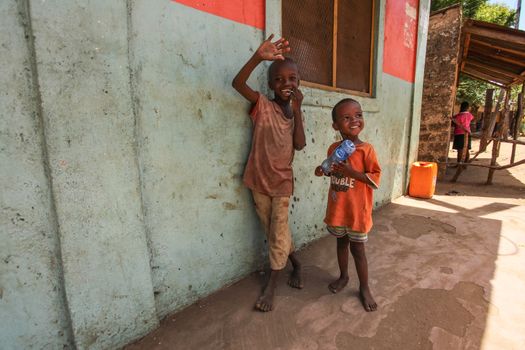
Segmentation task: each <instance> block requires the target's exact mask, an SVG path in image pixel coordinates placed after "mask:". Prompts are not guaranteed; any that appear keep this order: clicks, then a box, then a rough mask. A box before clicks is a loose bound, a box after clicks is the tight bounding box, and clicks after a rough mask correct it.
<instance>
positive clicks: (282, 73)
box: [232, 34, 306, 311]
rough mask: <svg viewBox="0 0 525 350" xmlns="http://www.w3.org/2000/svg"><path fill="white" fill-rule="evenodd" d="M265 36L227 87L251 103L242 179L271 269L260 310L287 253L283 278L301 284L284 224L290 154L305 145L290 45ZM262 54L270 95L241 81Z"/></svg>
mask: <svg viewBox="0 0 525 350" xmlns="http://www.w3.org/2000/svg"><path fill="white" fill-rule="evenodd" d="M272 38H273V34H272V35H270V37H269V38H268V39H267V40H265V41H264V42H263V43H262V44H261V45H260V46H259V48H258V49H257V51H256V52H255V53H254V54H253V56H252V57H251V58H250V59H249V60H248V62H247V63H246V64H245V65H244V66H243V67H242V68H241V70H240V71H239V73H237V75H236V76H235V78H234V79H233V82H232V85H233V87H234V88H235V89H236V90H237V91H238V92H239V93H240V94H241V95H242V96H244V97H245V98H246V99H247V100H248V101H250V102H251V103H252V104H253V108H252V111H251V113H250V117H251V119H252V121H253V138H252V147H251V151H250V156H249V158H248V163H247V164H246V168H245V171H244V177H243V180H244V184H245V185H246V186H247V187H248V188H249V189H250V190H251V191H252V194H253V199H254V202H255V209H256V211H257V215H258V216H259V218H260V220H261V222H262V224H263V226H264V230H265V232H266V235H267V238H268V249H269V258H270V267H271V270H272V271H271V274H270V278H269V280H268V282H267V284H266V286H265V287H264V290H263V292H262V294H261V296H260V297H259V299H258V300H257V302H256V304H255V308H256V309H257V310H260V311H270V310H271V309H272V308H273V297H274V291H275V286H276V283H277V277H278V275H279V272H280V271H281V270H282V269H283V268H284V267H285V266H286V261H287V260H288V259H290V262H291V263H292V266H293V272H292V274H291V276H290V279H289V280H288V284H289V285H290V286H292V287H294V288H302V287H303V283H302V277H301V265H300V263H299V261H298V260H297V258H296V257H295V255H294V246H293V242H292V236H291V232H290V228H289V226H288V205H289V200H290V196H291V195H292V193H293V172H292V160H293V156H294V149H295V150H301V149H303V148H304V146H305V145H306V140H305V135H304V127H303V120H302V115H301V103H302V100H303V95H302V93H301V91H299V89H298V87H299V73H298V70H297V65H296V64H295V63H294V62H293V61H292V60H291V59H288V58H285V57H284V56H283V54H284V53H285V52H288V51H290V48H289V46H288V45H289V44H288V41H286V40H285V39H284V38H281V39H279V40H277V41H275V42H273V43H272V41H271V40H272ZM264 60H268V61H274V62H273V63H272V64H271V66H270V68H269V71H268V85H269V87H270V89H271V90H273V92H274V99H273V100H271V101H270V100H268V98H267V97H266V96H264V95H263V94H261V93H259V92H257V91H254V90H252V89H251V88H250V87H249V86H248V85H247V84H246V81H247V80H248V78H249V76H250V74H251V73H252V72H253V70H254V69H255V67H257V65H259V63H261V62H262V61H264Z"/></svg>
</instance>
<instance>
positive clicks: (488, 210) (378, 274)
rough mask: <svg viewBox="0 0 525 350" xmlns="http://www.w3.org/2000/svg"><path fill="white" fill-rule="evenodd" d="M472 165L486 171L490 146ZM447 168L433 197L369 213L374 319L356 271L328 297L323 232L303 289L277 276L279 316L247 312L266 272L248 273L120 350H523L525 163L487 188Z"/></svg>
mask: <svg viewBox="0 0 525 350" xmlns="http://www.w3.org/2000/svg"><path fill="white" fill-rule="evenodd" d="M510 149H511V147H510V146H509V145H503V146H502V149H501V152H500V155H501V156H500V158H499V159H498V163H499V164H506V163H508V161H509V158H510ZM517 149H518V153H517V156H516V160H521V159H524V158H525V146H518V148H517ZM473 150H477V143H474V145H473ZM473 153H475V152H472V154H473ZM450 157H451V160H455V157H456V155H455V153H453V152H451V154H450ZM478 158H479V160H476V161H475V162H477V163H480V162H486V163H488V161H489V158H490V149H489V152H485V153H484V154H482V155H481V156H480V157H478ZM454 171H455V170H454V169H449V171H448V173H447V178H446V179H445V180H444V181H441V182H438V185H437V189H436V194H435V195H434V196H433V198H431V199H428V200H423V199H415V198H410V197H401V198H398V199H396V200H395V201H394V202H392V203H391V204H389V205H386V206H384V207H383V208H381V209H379V210H377V211H375V212H374V223H375V225H374V228H373V230H372V232H371V234H370V239H369V242H368V243H367V256H368V261H369V273H370V282H371V288H372V291H373V293H374V296H375V298H376V301H377V302H378V303H379V309H378V311H376V312H372V313H367V312H365V311H364V310H363V308H362V307H361V305H360V302H359V300H358V297H357V287H358V283H357V276H356V273H355V269H354V267H353V264H351V265H350V272H351V274H350V278H351V280H350V283H349V285H348V286H347V287H346V289H345V290H343V291H342V292H340V293H339V294H331V293H330V292H329V291H328V289H327V285H328V283H329V282H331V281H332V280H333V279H335V278H336V277H337V276H338V268H337V262H336V259H335V240H334V238H332V237H329V236H327V237H324V238H322V239H320V240H318V241H316V242H314V243H312V244H310V245H309V246H307V247H306V248H304V249H302V250H301V251H300V253H299V257H300V258H301V260H302V262H303V263H304V265H305V269H304V270H305V271H304V277H305V288H304V289H303V290H295V289H292V288H289V287H288V286H286V280H285V279H286V276H282V280H281V281H280V283H279V287H278V289H277V296H276V300H275V310H274V311H272V312H269V313H260V312H256V311H253V304H254V301H255V299H256V298H257V296H258V293H259V291H260V289H261V286H262V285H263V281H264V278H265V276H266V275H265V274H262V273H254V274H252V275H250V276H248V277H247V278H245V279H243V280H241V281H239V282H238V283H236V284H235V285H232V286H230V287H228V288H225V289H223V290H221V291H219V292H217V293H215V294H213V295H211V296H209V297H207V298H204V299H202V300H200V301H199V302H197V303H196V304H194V305H192V306H190V307H188V308H186V309H184V310H183V311H181V312H179V313H176V314H173V315H171V316H169V317H167V318H166V319H165V320H163V322H162V323H161V326H160V328H158V329H157V330H155V331H154V332H152V333H150V334H149V335H147V336H146V337H144V338H143V339H141V340H139V341H137V342H135V343H134V344H131V345H129V346H128V347H126V349H129V350H131V349H250V350H253V349H312V350H314V349H404V350H410V349H418V350H419V349H447V350H449V349H516V350H517V349H525V313H524V312H523V310H525V294H524V293H523V291H524V290H525V269H524V267H525V219H524V218H525V165H522V166H518V167H516V168H513V169H509V170H502V171H497V172H496V173H495V175H494V180H493V185H491V186H487V185H484V183H485V181H486V178H487V172H488V171H487V169H484V168H478V167H469V168H468V169H467V170H466V171H464V172H463V174H462V175H461V177H460V178H459V181H458V182H457V183H450V182H449V181H448V179H450V178H451V177H452V175H453V173H454Z"/></svg>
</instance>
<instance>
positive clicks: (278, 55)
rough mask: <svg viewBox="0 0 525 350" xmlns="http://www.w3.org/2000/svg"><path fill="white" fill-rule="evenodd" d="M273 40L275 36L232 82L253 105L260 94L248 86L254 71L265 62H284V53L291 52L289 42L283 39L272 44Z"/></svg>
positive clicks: (263, 44)
mask: <svg viewBox="0 0 525 350" xmlns="http://www.w3.org/2000/svg"><path fill="white" fill-rule="evenodd" d="M272 39H273V34H272V35H270V36H269V37H268V39H266V40H265V41H263V42H262V44H261V45H260V46H259V48H258V49H257V51H255V53H254V54H253V56H252V57H251V58H250V59H249V60H248V62H246V64H245V65H244V66H243V67H242V68H241V70H240V71H239V73H237V75H236V76H235V78H233V81H232V86H233V88H234V89H235V90H237V91H238V92H239V93H240V94H241V95H242V96H244V98H246V99H247V100H248V101H250V102H251V103H256V102H257V98H258V97H259V95H258V93H257V92H256V91H254V90H253V89H252V88H251V87H249V86H248V84H246V82H247V81H248V78H249V77H250V75H251V74H252V72H253V70H254V69H255V68H256V67H257V66H258V65H259V63H261V62H262V61H264V60H268V61H274V60H284V56H283V53H285V52H288V51H290V48H289V46H288V45H289V43H288V41H286V40H285V39H283V38H281V39H279V40H277V41H275V42H273V43H272Z"/></svg>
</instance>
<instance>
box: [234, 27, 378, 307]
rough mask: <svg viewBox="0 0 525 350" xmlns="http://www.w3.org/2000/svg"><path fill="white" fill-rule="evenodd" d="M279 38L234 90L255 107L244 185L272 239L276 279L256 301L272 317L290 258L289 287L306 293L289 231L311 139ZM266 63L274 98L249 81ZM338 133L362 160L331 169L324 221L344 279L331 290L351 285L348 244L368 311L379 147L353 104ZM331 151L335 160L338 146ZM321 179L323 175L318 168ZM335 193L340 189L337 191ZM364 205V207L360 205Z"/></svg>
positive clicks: (339, 112) (339, 113) (337, 115)
mask: <svg viewBox="0 0 525 350" xmlns="http://www.w3.org/2000/svg"><path fill="white" fill-rule="evenodd" d="M272 39H273V35H271V36H270V37H269V38H268V39H267V40H265V41H264V42H263V43H262V44H261V45H260V46H259V48H258V49H257V51H256V52H255V53H254V54H253V56H252V57H251V58H250V59H249V60H248V62H247V63H246V64H245V65H244V66H243V67H242V68H241V70H240V71H239V73H238V74H237V75H236V76H235V78H234V79H233V82H232V85H233V87H234V88H235V89H236V90H237V91H238V92H239V93H240V94H241V95H242V96H243V97H245V98H246V99H247V100H248V101H250V102H251V103H252V106H253V108H252V111H251V113H250V117H251V119H252V122H253V139H252V146H251V151H250V156H249V158H248V162H247V165H246V169H245V173H244V178H243V181H244V183H245V185H246V186H247V187H248V188H249V189H250V190H251V191H252V195H253V199H254V202H255V208H256V212H257V214H258V216H259V219H260V220H261V223H262V224H263V227H264V230H265V233H266V235H267V239H268V247H269V258H270V267H271V274H270V278H269V280H268V282H267V284H266V286H265V287H264V290H263V292H262V294H261V295H260V297H259V298H258V300H257V302H256V304H255V308H256V309H257V310H259V311H270V310H272V308H273V298H274V292H275V287H276V282H277V278H278V276H279V273H280V271H281V270H282V269H283V268H284V267H285V266H286V262H287V260H290V262H291V264H292V267H293V271H292V273H291V276H290V278H289V280H288V284H289V285H290V286H291V287H294V288H302V287H303V282H302V276H301V264H300V262H299V261H298V260H297V257H296V256H295V254H294V247H293V242H292V238H291V233H290V229H289V226H288V204H289V198H290V196H291V195H292V193H293V171H292V160H293V155H294V150H301V149H303V148H304V147H305V145H306V141H305V134H304V126H303V120H302V113H301V104H302V100H303V95H302V93H301V91H300V90H299V73H298V69H297V65H296V64H295V63H294V62H293V61H292V60H291V59H288V58H285V57H284V54H285V53H286V52H289V51H290V47H289V43H288V41H286V40H285V39H283V38H281V39H279V40H277V41H275V42H272V41H271V40H272ZM264 60H268V61H273V63H272V64H271V66H270V68H269V72H268V84H269V87H270V89H271V90H272V91H273V92H274V99H273V100H269V99H268V98H267V97H266V96H264V95H262V94H260V93H259V92H257V91H254V90H252V89H251V88H250V87H249V86H248V85H247V83H246V82H247V80H248V78H249V76H250V74H251V73H252V72H253V70H254V69H255V68H256V67H257V66H258V65H259V64H260V63H261V62H262V61H264ZM332 119H333V127H334V129H335V130H337V131H339V132H340V133H341V135H342V136H343V139H348V140H351V141H353V142H354V144H355V145H356V149H357V150H356V152H355V153H356V154H355V155H352V156H351V157H349V158H348V160H347V161H346V162H344V163H340V164H335V165H334V166H332V168H331V171H330V174H325V175H328V176H331V182H332V185H331V189H330V193H329V199H328V207H327V214H326V218H325V223H326V224H327V228H328V230H329V232H330V233H332V234H333V235H335V236H336V237H337V258H338V262H339V268H340V271H341V275H340V278H339V279H338V280H337V281H335V282H333V283H331V284H330V285H329V289H330V290H331V291H332V292H333V293H337V292H338V291H340V290H341V289H342V288H343V287H344V286H345V285H346V284H347V283H348V246H350V250H351V252H352V255H353V257H354V261H355V263H356V268H357V273H358V277H359V281H360V293H359V294H360V297H361V301H362V303H363V306H364V308H365V310H367V311H374V310H376V308H377V304H376V303H375V301H374V299H373V297H372V295H371V293H370V289H369V287H368V267H367V261H366V255H365V249H364V242H366V237H367V233H368V231H369V230H370V228H371V226H372V218H371V211H372V189H375V188H377V185H378V184H379V178H380V171H381V170H380V168H379V164H378V163H377V157H376V155H375V151H374V149H373V147H372V146H371V145H370V144H368V143H365V142H362V141H361V140H359V138H358V135H359V133H360V132H361V130H362V129H363V127H364V120H363V114H362V111H361V106H360V105H359V103H358V102H357V101H355V100H351V99H345V100H342V101H340V102H339V103H338V104H337V105H336V106H335V107H334V109H333V111H332ZM338 144H339V143H335V144H333V145H332V146H330V148H329V150H328V152H329V154H330V153H331V152H332V151H333V149H335V147H337V146H338ZM315 173H316V175H318V176H322V175H323V173H322V170H320V167H318V168H317V169H316V171H315ZM341 177H347V179H348V182H347V183H352V184H355V186H354V185H352V186H351V188H350V186H348V188H345V189H341V187H340V186H338V187H336V186H334V184H333V183H334V181H337V179H338V178H341ZM335 188H337V190H335ZM358 203H361V204H359V205H358Z"/></svg>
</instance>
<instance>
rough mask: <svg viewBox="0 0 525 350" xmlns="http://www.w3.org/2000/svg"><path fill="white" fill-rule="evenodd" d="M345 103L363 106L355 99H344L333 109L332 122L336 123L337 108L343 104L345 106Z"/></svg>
mask: <svg viewBox="0 0 525 350" xmlns="http://www.w3.org/2000/svg"><path fill="white" fill-rule="evenodd" d="M345 103H355V104H358V105H360V106H361V104H360V103H359V102H357V101H356V100H354V99H353V98H343V99H342V100H341V101H339V102H337V103H336V104H335V106H334V108H332V121H333V122H334V123H335V118H336V117H337V114H336V112H337V107H339V106H340V105H342V104H345Z"/></svg>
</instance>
